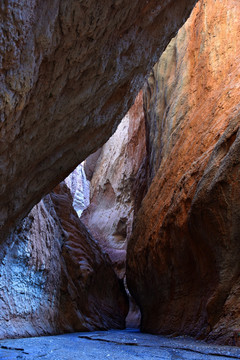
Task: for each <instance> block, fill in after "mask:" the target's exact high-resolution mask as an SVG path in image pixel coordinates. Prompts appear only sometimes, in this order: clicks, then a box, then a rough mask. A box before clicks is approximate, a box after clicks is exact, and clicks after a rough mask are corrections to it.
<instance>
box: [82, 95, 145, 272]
mask: <svg viewBox="0 0 240 360" xmlns="http://www.w3.org/2000/svg"><path fill="white" fill-rule="evenodd" d="M89 162H90V163H92V156H90V158H89V159H87V160H86V161H85V166H86V168H89V166H88V163H89ZM145 162H146V140H145V121H144V115H143V105H142V92H140V93H139V95H138V96H137V99H136V101H135V103H134V105H133V106H132V108H131V109H130V111H129V112H128V113H127V115H126V116H125V117H124V119H123V120H122V122H121V123H120V125H119V126H118V128H117V131H116V132H115V133H114V134H113V136H112V137H111V138H110V139H109V140H108V141H107V143H106V144H105V145H104V146H103V147H102V149H101V153H100V155H99V157H98V160H97V162H96V164H95V168H94V170H93V174H92V179H91V199H90V206H88V208H87V209H86V210H85V211H84V212H83V215H82V217H81V220H82V221H83V222H84V223H85V224H86V226H87V227H88V228H89V230H90V231H91V233H92V234H93V235H94V237H95V238H96V239H97V240H98V242H99V244H100V246H101V247H102V249H103V250H104V251H105V252H107V253H108V255H109V256H110V258H111V260H112V263H113V265H114V268H115V271H116V274H117V275H118V276H119V278H121V279H123V278H124V276H125V262H126V248H127V242H128V240H129V238H130V236H131V233H132V223H133V217H134V212H135V210H136V209H137V206H138V203H139V202H140V201H141V199H142V197H143V194H142V193H144V184H143V181H142V178H143V179H145V178H146V174H145V166H144V165H145ZM140 189H141V190H142V191H139V190H140Z"/></svg>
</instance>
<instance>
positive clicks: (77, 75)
mask: <svg viewBox="0 0 240 360" xmlns="http://www.w3.org/2000/svg"><path fill="white" fill-rule="evenodd" d="M195 3H196V0H180V1H179V0H164V1H161V2H160V3H159V1H157V0H150V1H145V0H141V1H139V0H133V1H131V2H129V1H127V0H104V1H103V2H101V3H100V2H97V1H93V0H91V1H87V2H83V1H79V0H70V1H69V0H53V1H50V2H49V1H40V0H33V1H32V0H31V1H30V0H24V1H22V0H17V1H16V0H9V1H3V2H1V4H0V18H1V25H0V37H1V39H2V40H1V43H0V59H1V75H0V84H1V94H0V106H1V128H0V131H1V137H0V154H1V158H0V167H1V172H0V198H1V204H0V209H1V210H0V227H1V233H0V236H1V240H3V239H4V237H5V236H6V234H7V233H8V231H9V229H12V228H13V227H14V226H15V225H16V223H17V221H18V220H19V219H21V218H23V217H24V216H26V215H27V213H28V212H29V211H30V209H31V208H32V207H33V205H35V204H36V203H37V202H38V201H40V199H41V198H42V197H43V195H45V194H47V193H48V192H49V191H50V190H51V189H52V188H53V187H54V186H55V185H57V184H58V183H59V182H60V181H61V180H63V179H64V178H65V177H66V176H67V175H68V174H69V173H70V172H71V171H72V170H73V169H74V168H75V167H76V166H77V165H78V164H79V163H80V162H81V161H82V160H84V159H85V158H86V157H87V156H88V155H89V154H90V153H91V152H93V151H94V150H96V149H97V148H98V147H100V146H101V145H103V144H104V143H105V142H106V140H107V139H108V137H109V136H110V135H111V133H112V132H113V131H114V130H115V129H116V126H117V124H118V123H119V122H120V120H121V119H122V118H123V116H124V115H125V113H126V112H127V110H128V109H129V108H130V106H131V105H132V103H133V100H134V98H135V96H136V95H137V93H138V92H139V90H140V88H141V87H142V85H143V83H144V79H145V78H146V75H147V74H148V73H149V71H150V69H151V67H152V66H153V64H154V63H155V62H156V61H157V59H158V57H159V56H160V55H161V53H162V51H163V50H164V49H165V47H166V46H167V44H168V42H169V41H170V39H171V37H173V36H174V35H175V34H176V32H177V31H178V29H179V28H180V26H181V25H182V24H183V23H184V22H185V21H186V19H187V17H188V15H189V14H190V11H191V10H192V8H193V6H194V4H195Z"/></svg>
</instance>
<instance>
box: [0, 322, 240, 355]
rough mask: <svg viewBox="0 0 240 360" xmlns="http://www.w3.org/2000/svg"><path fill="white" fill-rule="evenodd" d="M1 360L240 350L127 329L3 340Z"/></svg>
mask: <svg viewBox="0 0 240 360" xmlns="http://www.w3.org/2000/svg"><path fill="white" fill-rule="evenodd" d="M0 359H1V360H15V359H16V360H18V359H22V360H33V359H44V360H45V359H46V360H48V359H49V360H50V359H51V360H75V359H76V360H77V359H78V360H80V359H81V360H85V359H88V360H89V359H97V360H102V359H114V360H118V359H121V360H129V359H132V360H134V359H141V360H145V359H148V360H149V359H161V360H177V359H181V360H187V359H189V360H224V359H240V349H239V348H234V347H229V346H216V345H209V344H206V343H204V342H200V341H195V340H193V339H191V338H186V337H177V338H169V337H164V336H156V335H150V334H143V333H140V332H138V331H137V330H131V329H128V330H123V331H117V330H112V331H95V332H91V333H89V332H87V333H74V334H65V335H58V336H43V337H36V338H24V339H8V340H1V341H0Z"/></svg>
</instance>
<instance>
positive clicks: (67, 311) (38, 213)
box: [0, 183, 128, 338]
mask: <svg viewBox="0 0 240 360" xmlns="http://www.w3.org/2000/svg"><path fill="white" fill-rule="evenodd" d="M72 204H73V198H72V196H71V193H70V189H68V187H67V186H66V184H65V183H61V184H60V185H59V186H58V187H57V188H56V189H55V191H54V192H52V193H51V194H50V195H48V196H46V197H45V198H44V199H43V200H41V202H40V203H39V204H37V205H36V206H35V207H34V208H33V209H32V211H31V212H30V214H29V215H28V216H27V217H26V218H25V219H24V220H23V221H22V222H21V224H20V225H19V226H18V227H17V229H16V230H15V231H14V232H13V233H12V234H11V236H10V237H9V238H8V239H7V242H6V243H4V244H2V245H1V250H0V338H6V337H23V336H36V335H43V334H56V333H61V332H66V331H67V332H73V331H83V330H84V331H86V330H96V329H109V328H124V326H125V317H126V315H127V311H128V302H127V299H126V294H125V291H124V289H123V288H122V287H121V285H120V284H119V281H118V278H117V277H116V275H115V273H114V271H113V269H112V265H111V262H110V260H109V259H108V257H107V256H106V255H104V254H103V253H102V251H101V249H100V248H99V246H98V245H97V243H96V241H95V239H94V238H93V237H92V236H91V234H90V233H89V232H88V231H87V229H86V227H85V226H84V225H83V224H82V223H81V221H80V220H79V218H78V216H77V213H76V211H75V210H74V208H73V206H72Z"/></svg>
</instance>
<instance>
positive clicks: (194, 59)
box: [127, 0, 240, 343]
mask: <svg viewBox="0 0 240 360" xmlns="http://www.w3.org/2000/svg"><path fill="white" fill-rule="evenodd" d="M239 16H240V4H239V2H238V1H228V0H224V1H220V0H217V1H215V0H201V1H199V3H198V4H197V5H196V7H195V10H194V12H193V14H192V15H191V18H190V19H189V20H188V22H187V23H186V24H185V26H184V27H183V28H182V29H181V31H180V32H179V34H178V35H177V37H176V38H175V39H174V40H172V42H171V43H170V45H169V46H168V48H167V50H166V52H165V53H164V54H163V55H162V57H161V59H160V61H159V62H158V64H157V65H156V66H155V67H154V70H153V73H152V75H151V77H150V79H149V81H148V86H147V88H146V90H145V102H144V106H145V112H146V120H147V122H148V133H149V138H148V155H149V163H150V168H149V183H151V180H152V179H153V181H152V183H151V186H150V188H149V191H148V193H147V195H146V197H145V198H144V200H143V203H142V206H141V209H140V211H139V213H138V216H137V219H136V221H135V224H134V231H133V236H132V238H131V240H130V242H129V246H128V263H127V279H128V286H129V288H130V290H131V292H132V294H133V295H134V297H135V299H136V300H137V303H138V304H139V306H140V308H141V311H142V325H141V326H142V329H143V330H144V331H149V332H153V333H175V334H176V333H177V334H179V333H180V334H191V335H195V336H196V335H198V336H202V337H207V338H208V339H210V340H217V341H221V342H225V343H234V340H233V338H234V334H235V339H236V332H237V333H239V327H240V326H239V325H240V323H239V316H240V302H239V289H240V277H239V276H240V262H239V254H240V242H239V234H240V163H239V158H240V157H239V156H240V131H239V125H240V106H239V99H240V86H239V76H240V75H239V74H240V72H239V63H240V58H239V48H240V38H239V31H240V23H239Z"/></svg>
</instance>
